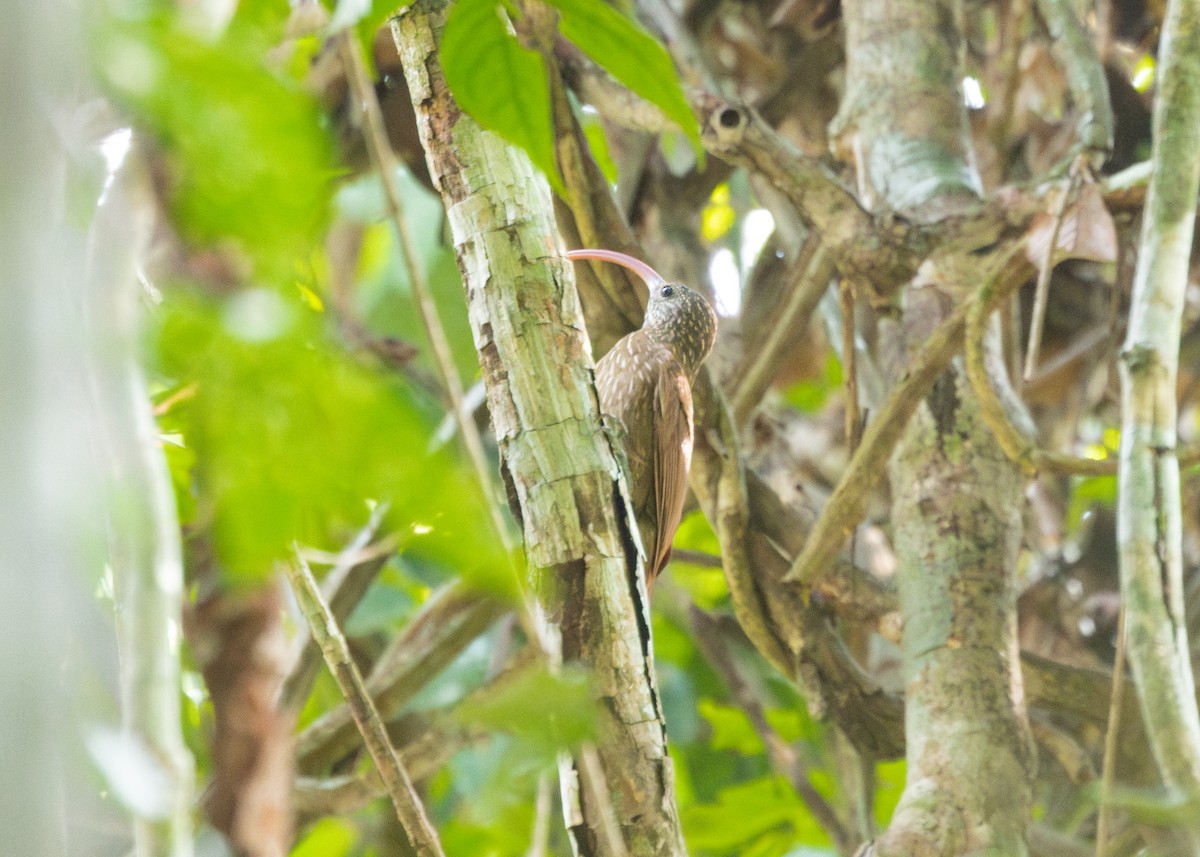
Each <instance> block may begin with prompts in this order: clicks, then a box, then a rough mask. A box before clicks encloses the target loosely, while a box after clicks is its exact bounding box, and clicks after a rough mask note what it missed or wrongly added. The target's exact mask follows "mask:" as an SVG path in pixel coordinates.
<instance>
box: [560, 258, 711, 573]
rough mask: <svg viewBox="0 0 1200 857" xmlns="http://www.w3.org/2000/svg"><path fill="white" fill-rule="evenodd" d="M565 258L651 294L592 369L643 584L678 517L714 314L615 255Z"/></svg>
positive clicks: (661, 563) (664, 558)
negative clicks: (620, 455)
mask: <svg viewBox="0 0 1200 857" xmlns="http://www.w3.org/2000/svg"><path fill="white" fill-rule="evenodd" d="M566 255H567V257H568V258H570V259H594V260H599V261H604V262H613V263H615V264H617V265H621V266H623V267H625V268H628V269H629V270H631V271H633V272H634V273H636V274H637V275H638V276H640V277H641V278H642V280H643V281H644V282H645V283H646V287H647V288H648V289H649V290H650V300H649V303H648V305H647V306H646V315H645V320H644V321H643V322H642V326H641V328H640V329H638V330H635V331H633V332H632V333H630V334H628V335H626V336H624V337H623V338H621V339H620V340H618V341H617V343H616V345H614V346H613V347H612V348H611V349H610V350H609V351H608V352H607V353H606V354H605V355H604V356H603V357H601V358H600V359H599V360H598V361H597V363H596V392H597V394H598V395H599V398H600V412H601V414H603V416H604V417H605V418H606V422H607V423H608V424H609V425H611V424H613V423H616V426H615V428H616V433H617V434H618V436H619V437H620V439H621V446H622V448H623V450H624V452H625V458H626V460H627V461H628V465H629V473H628V477H629V492H630V500H631V502H632V505H633V513H634V517H635V518H636V520H637V526H638V533H639V535H640V536H641V540H642V547H643V549H644V551H645V556H646V585H647V587H649V586H650V584H652V583H653V582H654V578H655V577H657V576H658V574H659V573H660V572H661V571H662V570H663V568H665V567H666V565H667V562H668V561H669V560H670V558H671V542H672V540H673V539H674V538H675V530H676V529H677V528H678V527H679V521H680V518H681V517H682V515H683V503H684V500H685V499H686V497H687V490H688V470H689V469H690V468H691V462H692V439H693V434H694V430H695V429H694V425H693V419H692V384H693V383H695V380H696V373H697V372H698V371H699V369H700V364H701V363H702V362H703V361H704V358H705V357H707V356H708V353H709V351H711V350H712V347H713V342H714V341H715V340H716V335H717V314H716V312H714V311H713V308H712V306H711V305H710V304H709V302H708V300H706V299H705V298H704V296H703V295H701V294H700V293H699V292H697V291H695V290H694V289H691V288H688V287H687V286H685V285H683V284H682V283H669V282H667V281H666V279H665V278H664V277H662V276H661V275H660V274H659V273H658V272H657V271H655V270H654V269H653V268H652V267H650V266H649V265H648V264H646V263H645V262H643V261H641V260H640V259H636V258H634V257H633V256H629V255H627V254H625V253H618V252H616V251H614V250H588V249H583V250H569V251H567V254H566Z"/></svg>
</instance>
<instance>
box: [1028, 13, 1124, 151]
mask: <svg viewBox="0 0 1200 857" xmlns="http://www.w3.org/2000/svg"><path fill="white" fill-rule="evenodd" d="M1037 9H1038V13H1039V14H1040V15H1041V16H1042V20H1043V21H1045V23H1046V28H1047V29H1048V30H1049V31H1050V39H1051V41H1050V44H1051V46H1052V47H1051V50H1053V52H1054V56H1055V58H1056V59H1057V60H1058V62H1059V64H1060V65H1061V66H1062V68H1063V71H1065V72H1066V75H1067V83H1068V85H1069V86H1070V89H1071V100H1072V101H1074V102H1075V113H1076V115H1077V116H1078V126H1077V128H1076V132H1077V135H1078V139H1079V144H1080V145H1081V146H1083V148H1084V152H1082V153H1081V157H1082V158H1084V159H1085V160H1086V161H1087V162H1088V163H1089V165H1090V166H1091V167H1093V168H1095V169H1099V167H1100V165H1101V164H1102V163H1103V162H1104V160H1105V158H1106V157H1107V155H1108V153H1109V152H1110V151H1111V150H1112V145H1113V126H1114V119H1113V110H1112V101H1111V99H1110V98H1109V95H1108V80H1107V78H1105V76H1104V67H1103V66H1102V65H1101V64H1100V57H1099V56H1098V55H1097V53H1096V43H1095V42H1094V41H1093V40H1092V37H1091V35H1090V34H1089V32H1088V30H1087V28H1086V27H1085V26H1084V25H1083V23H1082V22H1081V21H1080V20H1079V16H1078V15H1076V14H1075V9H1076V7H1075V5H1074V4H1073V3H1071V2H1069V0H1037Z"/></svg>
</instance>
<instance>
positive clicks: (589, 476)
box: [393, 2, 686, 857]
mask: <svg viewBox="0 0 1200 857" xmlns="http://www.w3.org/2000/svg"><path fill="white" fill-rule="evenodd" d="M444 8H445V6H444V4H443V3H441V2H428V3H422V4H418V5H416V6H412V7H409V8H408V9H407V10H406V11H405V12H404V13H403V14H402V15H401V16H400V17H399V18H398V19H397V20H396V22H395V23H394V26H393V33H394V35H395V36H396V43H397V46H398V48H399V50H400V56H401V59H402V60H403V62H404V68H405V75H406V77H407V80H408V86H409V91H410V93H411V95H412V100H413V105H414V107H415V108H416V113H417V119H418V124H419V127H420V133H421V141H422V144H423V145H424V147H425V150H426V153H427V157H428V161H429V166H430V172H431V174H432V175H433V178H434V181H435V183H436V185H437V187H438V189H439V190H440V192H441V194H442V198H443V201H444V202H445V206H446V212H447V215H448V218H449V221H450V227H451V232H452V233H453V238H454V244H455V249H456V252H457V255H458V262H459V268H460V270H461V271H462V275H463V282H464V287H465V289H466V295H467V306H468V312H469V317H470V322H471V328H472V331H473V333H474V337H475V345H476V349H477V351H478V353H479V358H480V363H481V365H482V367H483V377H484V383H485V385H486V387H487V397H488V407H489V410H490V412H491V417H492V423H493V426H494V429H495V435H496V439H497V442H498V443H499V446H500V452H501V458H502V469H503V475H504V477H505V481H506V484H507V485H508V486H509V489H510V491H509V493H510V500H511V502H512V503H513V505H514V511H515V512H516V513H517V514H518V516H519V518H520V520H521V522H522V526H523V528H524V534H525V546H526V553H527V556H528V558H529V562H530V565H531V567H532V568H533V569H534V570H535V573H536V574H537V575H538V576H539V581H538V584H539V585H538V591H539V594H540V596H541V598H542V603H543V607H544V608H545V610H546V613H547V615H548V616H549V617H550V619H551V621H552V622H554V623H555V624H556V625H557V628H558V630H559V631H560V633H561V639H562V654H563V658H564V660H568V661H577V662H582V663H585V664H587V666H588V667H589V668H590V670H591V671H592V674H593V676H594V680H595V692H596V696H597V707H598V710H599V713H600V719H601V722H602V729H603V733H602V736H601V738H600V739H599V740H598V742H597V756H598V758H599V763H600V768H601V769H602V773H603V777H604V780H605V782H606V790H607V792H608V794H607V795H599V796H598V795H597V794H596V793H595V791H594V789H593V787H592V784H593V782H594V778H592V777H590V776H579V777H578V778H577V779H575V781H574V782H572V781H571V779H572V777H571V772H570V771H568V772H567V778H566V780H567V781H565V782H564V784H563V786H564V788H563V791H564V796H565V798H566V800H565V803H566V807H565V811H566V813H567V816H568V817H567V824H568V828H569V831H570V833H571V835H572V840H573V845H574V847H575V850H576V853H578V854H586V855H592V854H601V853H606V851H605V848H604V845H603V843H604V842H605V841H606V834H605V832H604V824H605V819H604V815H605V812H606V809H607V807H606V804H610V805H611V808H612V810H613V812H614V814H615V816H616V819H615V820H616V824H617V827H618V828H619V834H620V836H621V837H622V838H623V839H624V841H625V844H626V847H627V848H628V851H629V853H630V854H631V855H634V857H638V856H639V855H646V857H649V855H678V854H684V853H686V852H685V849H684V845H683V837H682V833H681V830H680V827H679V820H678V812H677V810H676V806H675V797H674V787H673V773H672V767H671V760H670V758H669V757H668V756H667V749H666V733H665V730H664V726H663V720H662V711H661V706H660V704H659V699H658V692H657V688H656V686H655V680H654V672H653V662H652V653H651V645H650V632H649V621H648V617H647V613H646V599H645V585H644V582H643V580H644V575H643V572H642V570H641V559H640V557H639V556H638V554H639V552H638V551H637V549H636V547H635V545H636V540H635V538H634V532H633V529H632V525H631V522H630V519H629V514H628V508H627V503H626V502H625V498H627V496H628V492H627V490H626V489H625V487H624V478H623V477H622V476H621V472H620V468H619V466H618V463H617V462H618V458H617V455H616V453H615V447H614V442H613V440H612V439H611V438H610V437H609V436H608V434H607V433H606V432H605V431H604V430H603V429H602V428H601V425H600V420H599V414H598V403H597V399H596V392H595V386H594V378H593V369H592V359H591V354H590V351H591V349H590V345H589V342H588V336H587V331H586V329H585V327H584V321H583V315H582V312H581V309H580V304H579V298H578V295H577V293H576V290H575V284H574V279H573V275H572V271H571V268H570V265H569V263H568V262H567V260H566V258H565V257H564V256H563V247H562V241H561V239H560V238H559V236H558V232H557V229H556V228H555V223H554V214H553V208H552V203H551V197H550V190H549V186H548V185H547V183H546V180H545V178H544V177H543V176H542V175H540V174H539V173H537V172H536V171H535V170H534V168H533V166H532V165H531V164H530V162H529V160H528V158H527V157H526V156H525V155H524V154H523V153H520V152H518V151H517V150H515V149H513V148H512V147H511V146H508V145H506V144H505V143H504V142H503V141H502V140H501V139H500V138H499V137H497V136H495V135H494V134H491V133H490V132H485V131H483V130H482V129H481V128H480V127H479V126H478V125H477V124H476V123H475V122H474V121H473V120H471V119H470V118H469V117H467V116H465V115H463V113H462V112H461V111H460V110H459V108H458V106H457V105H456V104H455V102H454V100H453V98H452V97H451V95H450V93H449V91H448V90H447V88H446V83H445V79H444V77H443V74H442V70H441V67H440V64H439V61H438V54H437V51H438V45H439V40H440V32H441V27H442V24H443V21H444ZM576 798H577V799H576Z"/></svg>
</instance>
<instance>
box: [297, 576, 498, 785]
mask: <svg viewBox="0 0 1200 857" xmlns="http://www.w3.org/2000/svg"><path fill="white" fill-rule="evenodd" d="M508 609H509V608H508V607H507V606H506V605H505V604H503V603H502V602H500V601H499V600H497V599H494V598H489V597H487V596H484V595H480V594H478V593H474V592H471V591H469V590H468V589H467V588H466V586H464V585H463V584H461V583H451V584H448V585H446V586H444V587H442V588H441V589H439V590H437V591H436V592H434V593H433V595H431V596H430V597H429V599H428V600H427V601H426V602H425V604H424V605H422V607H421V610H420V612H418V614H417V615H416V616H415V617H414V618H413V619H412V620H411V621H410V622H409V623H408V624H407V625H406V626H405V627H404V630H403V631H401V632H400V633H399V634H397V635H396V637H395V638H394V639H393V640H392V641H391V642H390V643H389V645H388V647H387V649H386V650H385V651H384V653H383V654H382V655H381V656H380V657H379V660H378V661H376V662H375V666H374V667H373V668H372V670H371V674H370V675H369V676H368V678H367V686H368V687H369V688H370V690H371V694H372V695H373V697H374V700H375V705H376V706H377V707H378V708H379V710H380V711H381V712H382V713H383V716H384V717H392V716H394V715H395V714H396V713H397V712H398V711H399V710H400V709H401V708H402V707H403V706H404V704H405V703H406V702H407V701H408V700H410V699H412V697H413V695H414V694H416V693H417V692H418V691H419V690H420V689H421V688H423V687H424V686H425V685H426V684H428V683H429V681H431V680H432V679H433V678H434V676H436V675H437V674H438V673H439V672H440V671H441V670H442V669H443V668H445V667H446V666H447V665H448V664H450V663H451V662H452V661H453V660H454V659H455V658H457V657H458V656H459V654H461V653H462V651H463V649H465V648H466V647H467V645H468V644H469V643H471V642H472V641H473V640H475V639H477V638H478V637H479V636H480V635H481V634H483V633H484V632H485V631H486V630H487V629H488V628H489V627H491V625H492V623H493V622H495V621H496V619H498V618H499V617H500V616H501V615H502V614H503V613H504V612H506V611H507V610H508ZM357 742H358V739H357V735H356V733H355V729H354V723H353V717H352V715H351V712H350V709H349V707H348V706H347V705H341V706H338V707H337V708H335V709H333V710H331V711H327V712H325V713H324V714H322V715H321V716H320V717H318V718H317V719H316V720H314V721H313V722H312V723H310V724H309V725H308V726H307V727H306V728H305V729H304V730H303V731H302V732H301V733H300V735H299V736H297V738H296V764H297V767H298V768H299V769H300V770H301V771H304V772H306V773H313V772H317V771H320V770H323V769H325V768H327V767H329V766H330V765H332V764H333V763H334V762H336V761H337V760H338V759H340V758H342V757H343V756H345V755H346V754H347V753H349V752H351V751H353V750H354V748H355V746H356V744H357Z"/></svg>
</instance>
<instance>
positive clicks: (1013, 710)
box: [834, 0, 1032, 857]
mask: <svg viewBox="0 0 1200 857" xmlns="http://www.w3.org/2000/svg"><path fill="white" fill-rule="evenodd" d="M844 8H845V13H846V40H847V68H848V76H847V88H846V96H845V99H844V101H843V103H842V106H841V109H840V111H839V113H838V117H837V119H835V121H834V130H835V132H836V133H837V135H838V140H839V143H840V146H841V149H842V151H843V154H844V155H846V156H849V157H850V158H852V159H853V160H854V162H855V164H856V166H857V171H858V176H859V190H860V193H861V194H862V196H863V198H864V200H865V201H866V202H867V203H868V204H869V205H870V206H871V207H872V208H874V209H875V210H877V211H880V212H888V213H893V214H898V215H901V216H903V217H904V218H905V219H907V220H910V221H913V222H917V223H922V224H931V225H932V224H938V223H940V222H943V221H945V220H946V219H947V218H952V217H953V216H955V215H956V214H957V213H959V212H961V211H962V210H964V209H966V208H969V207H970V206H971V205H973V204H976V203H977V201H978V196H977V195H978V192H979V187H980V182H979V178H978V175H977V173H976V170H975V167H974V162H973V155H972V151H971V145H970V138H969V135H968V128H967V119H966V112H965V109H964V107H963V103H962V97H961V88H960V87H961V84H960V81H961V80H962V59H961V54H962V50H963V40H962V30H961V22H962V8H961V4H960V3H959V2H957V0H900V2H897V3H883V4H881V3H875V2H869V0H851V2H848V3H847V4H846V5H845V7H844ZM982 268H983V266H982V265H981V264H980V263H979V260H978V259H973V258H971V257H970V256H967V257H965V258H963V257H961V256H958V255H955V253H954V251H953V250H952V249H949V250H947V251H945V252H937V253H935V254H934V255H933V256H932V257H931V258H929V259H927V260H926V261H925V263H924V265H923V266H922V268H921V270H920V271H919V273H918V275H917V278H916V280H914V282H913V283H911V284H909V286H908V287H907V289H906V291H905V293H904V295H903V300H902V303H901V310H902V312H901V316H900V323H899V325H895V326H889V329H890V333H891V335H892V336H893V339H894V340H896V341H897V346H896V348H897V350H898V352H907V353H909V354H911V353H913V351H914V350H915V349H916V348H918V347H919V346H920V344H921V343H922V342H924V341H925V340H926V339H927V338H928V337H929V335H930V333H931V332H932V331H933V330H934V329H935V327H936V326H937V324H938V323H939V322H941V321H942V320H943V319H944V318H947V317H949V316H950V315H951V314H952V313H953V311H954V307H955V305H956V304H958V303H960V302H962V301H963V300H965V299H966V298H967V295H969V294H970V293H971V290H972V288H973V287H974V286H975V285H976V284H978V283H979V282H980V281H981V280H982V279H983V278H984V277H985V276H986V275H987V272H986V271H984V270H982ZM901 365H905V364H901ZM889 472H890V476H891V481H892V497H893V525H894V528H893V538H894V542H895V548H896V555H897V558H898V560H899V573H898V578H897V579H898V588H899V593H900V600H901V606H902V609H903V615H904V657H905V675H906V697H905V699H906V707H905V735H906V745H907V746H906V753H907V759H908V776H907V782H906V784H905V790H904V794H903V796H902V797H901V800H900V803H899V805H898V806H897V809H896V812H895V815H894V816H893V818H892V822H891V824H890V826H889V828H888V830H887V831H886V832H885V833H884V834H883V835H882V836H881V837H880V838H879V839H878V840H877V841H876V842H875V843H874V845H873V846H872V849H873V851H872V853H873V854H875V855H878V857H884V855H887V857H893V855H895V856H896V857H899V855H905V857H926V855H928V857H935V855H938V856H939V857H940V855H946V857H949V855H958V854H964V853H973V854H975V853H978V854H1005V855H1019V854H1023V853H1025V851H1026V845H1025V838H1024V832H1025V825H1026V822H1027V819H1028V817H1029V807H1030V800H1031V793H1030V780H1031V764H1032V749H1031V743H1030V739H1029V731H1028V723H1027V721H1026V716H1025V710H1024V699H1023V692H1022V688H1021V674H1020V665H1019V658H1018V651H1017V638H1016V596H1015V592H1014V583H1013V578H1014V571H1015V566H1016V560H1017V550H1018V547H1019V545H1020V534H1021V514H1020V512H1021V508H1022V503H1023V498H1022V476H1021V473H1020V470H1019V469H1018V467H1017V466H1016V465H1015V464H1013V463H1012V462H1011V461H1009V460H1008V459H1007V458H1006V457H1005V455H1004V453H1003V451H1002V450H1001V449H1000V447H999V445H998V444H997V443H996V440H995V438H994V437H993V436H992V434H991V433H990V431H989V430H988V428H987V425H986V423H985V422H984V420H983V417H982V415H981V413H980V410H979V404H978V402H977V401H976V400H975V398H974V395H973V393H972V391H971V388H970V385H969V383H968V380H967V376H966V372H965V370H964V368H963V366H962V365H961V360H960V359H956V360H955V361H954V363H953V364H952V366H951V368H950V369H948V370H947V371H946V372H945V373H944V374H943V375H942V376H941V378H939V379H938V380H937V381H936V382H935V383H934V386H933V389H932V391H931V392H930V394H929V395H928V396H927V397H926V399H925V401H924V402H923V403H922V404H921V406H920V407H919V408H918V410H917V412H916V414H915V415H914V416H913V418H912V419H911V421H910V422H909V424H908V425H907V427H906V429H905V431H904V436H903V438H902V440H901V441H900V443H899V445H898V446H897V448H896V451H895V452H894V454H893V456H892V460H891V464H890V470H889Z"/></svg>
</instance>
